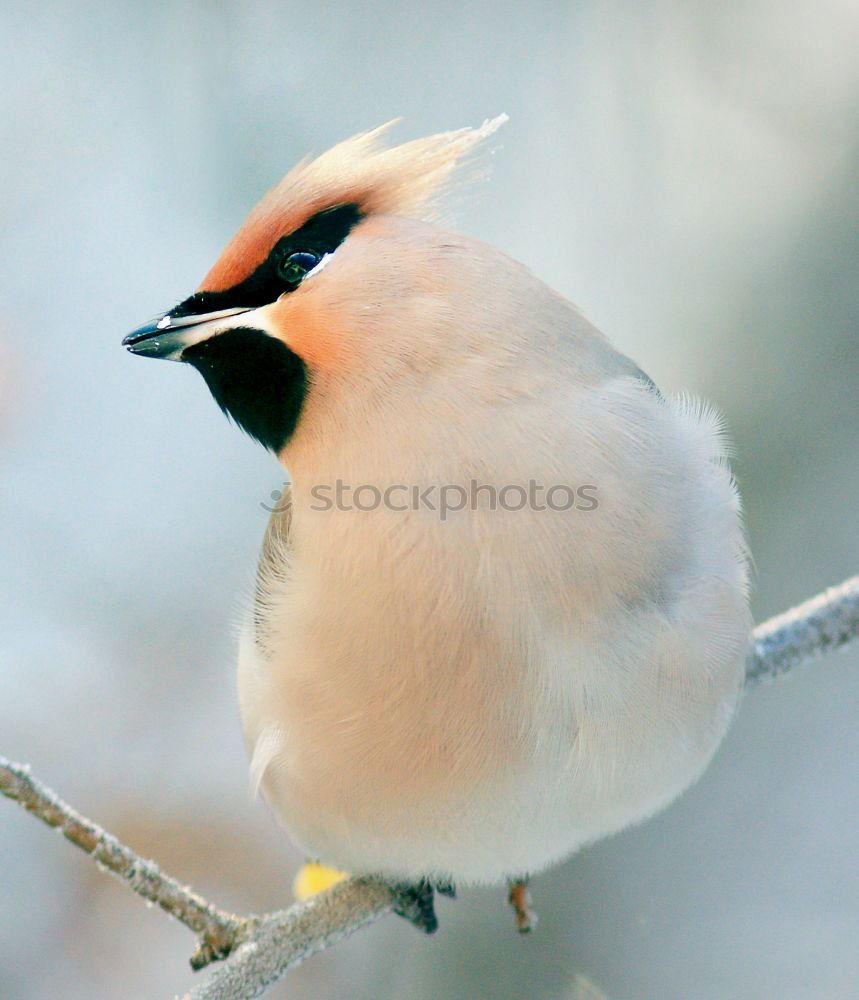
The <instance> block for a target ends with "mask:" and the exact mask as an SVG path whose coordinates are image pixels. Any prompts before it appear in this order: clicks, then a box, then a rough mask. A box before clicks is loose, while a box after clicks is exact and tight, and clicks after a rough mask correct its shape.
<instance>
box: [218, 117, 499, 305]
mask: <svg viewBox="0 0 859 1000" xmlns="http://www.w3.org/2000/svg"><path fill="white" fill-rule="evenodd" d="M506 121H507V115H505V114H502V115H499V116H498V117H497V118H493V119H491V120H489V121H486V122H484V123H483V125H481V126H480V127H479V128H474V129H472V128H463V129H457V130H456V131H454V132H441V133H439V134H438V135H431V136H427V137H426V138H423V139H415V140H413V141H412V142H406V143H403V144H402V145H400V146H391V147H386V146H383V145H382V143H381V141H380V140H381V138H382V136H383V135H384V134H385V133H386V132H387V131H388V129H389V128H390V127H391V126H392V125H394V124H395V122H388V123H387V124H386V125H381V126H380V127H379V128H375V129H373V130H372V131H370V132H363V133H361V134H359V135H356V136H353V137H352V138H351V139H347V140H346V141H345V142H341V143H338V145H336V146H333V147H332V148H331V149H329V150H328V151H327V152H325V153H323V154H322V155H321V156H318V157H317V158H316V159H312V160H311V159H305V160H302V161H301V163H299V164H298V165H297V166H296V167H294V168H293V169H292V170H291V171H290V172H289V173H288V174H287V175H286V177H284V178H283V180H282V181H280V183H279V184H276V185H275V186H274V187H273V188H272V189H271V191H269V192H268V194H267V195H265V197H264V198H263V199H262V201H260V202H259V204H258V205H257V206H256V208H254V210H253V211H252V212H251V214H250V215H249V216H248V218H247V220H246V221H245V223H244V225H243V226H242V228H241V229H240V230H239V231H238V232H237V233H236V235H235V236H234V237H233V239H232V240H231V241H230V243H229V244H228V245H227V247H226V249H225V250H224V252H223V253H222V254H221V256H220V258H219V259H218V261H217V263H216V264H215V266H214V267H213V268H212V270H211V271H210V272H209V273H208V274H207V275H206V277H205V278H204V280H203V283H202V284H201V285H200V290H206V291H220V290H222V289H224V288H231V287H232V286H233V285H235V284H236V283H237V282H239V281H241V280H242V279H243V278H244V277H246V276H247V275H248V274H250V273H251V272H252V271H253V270H254V268H255V267H256V266H257V265H258V264H259V263H260V262H261V261H262V260H264V259H265V257H266V255H267V254H268V252H269V251H270V250H271V248H272V246H273V245H274V244H275V243H276V242H277V240H278V239H280V237H281V236H284V235H286V234H287V233H290V232H293V231H294V230H296V229H298V228H299V227H300V226H301V225H302V224H303V223H304V222H306V221H307V220H308V219H309V218H310V217H311V216H313V215H315V214H316V213H317V212H321V211H323V210H324V209H326V208H331V207H333V206H335V205H341V204H350V203H352V204H357V205H358V206H359V207H360V208H361V211H362V212H363V213H364V214H365V215H372V214H374V213H385V214H394V215H405V216H412V217H416V218H423V217H426V216H428V215H430V214H431V210H432V204H433V201H434V199H435V197H436V196H437V195H438V194H439V193H440V192H441V191H442V189H443V188H444V186H445V183H446V182H447V181H448V179H449V178H450V176H451V174H452V173H453V171H454V170H455V169H456V167H457V166H458V165H459V164H460V163H461V162H462V160H463V159H464V158H465V157H466V156H467V155H468V154H469V153H470V152H471V151H472V150H473V149H474V147H475V146H476V145H477V144H478V143H480V142H482V141H483V140H484V139H486V138H487V137H488V136H490V135H492V133H493V132H495V130H496V129H497V128H499V126H501V125H503V124H504V122H506Z"/></svg>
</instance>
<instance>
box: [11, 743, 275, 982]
mask: <svg viewBox="0 0 859 1000" xmlns="http://www.w3.org/2000/svg"><path fill="white" fill-rule="evenodd" d="M0 792H2V793H3V794H4V795H5V796H6V797H7V798H10V799H13V800H14V801H15V802H18V803H19V805H21V806H23V807H24V809H26V810H27V811H28V812H31V813H32V814H33V815H34V816H38V818H39V819H40V820H41V821H42V822H43V823H47V825H48V826H51V827H54V828H57V829H60V830H62V832H63V836H64V837H65V838H66V839H67V840H70V841H71V842H72V843H73V844H75V845H76V846H77V847H79V848H80V849H81V850H82V851H84V852H85V853H86V854H89V856H90V857H91V858H92V859H93V860H94V861H95V863H96V864H97V865H98V866H99V868H101V869H102V871H108V872H110V873H111V874H112V875H115V876H116V877H117V878H118V879H120V881H122V882H125V883H126V885H128V886H129V887H130V888H131V889H133V890H134V892H136V893H137V894H138V895H139V896H143V898H144V899H148V900H150V901H151V902H153V903H157V904H158V905H159V906H160V907H161V908H162V909H163V910H166V911H167V912H168V913H169V914H171V915H172V916H174V917H176V919H177V920H181V921H182V923H183V924H185V926H186V927H190V928H191V930H192V931H194V933H195V934H197V935H198V939H199V940H198V943H197V950H196V951H195V952H194V954H193V955H192V957H191V967H192V968H193V969H202V968H203V967H204V966H206V965H208V964H209V962H212V961H214V960H215V959H216V958H225V957H226V956H227V955H228V954H229V953H230V951H232V949H233V948H235V947H236V945H237V944H239V943H240V942H242V941H246V940H248V938H249V937H250V936H251V934H252V933H253V931H254V929H255V927H256V923H257V918H256V917H239V916H236V915H235V914H232V913H227V912H226V911H225V910H219V909H218V908H217V907H215V906H212V905H211V904H210V903H207V902H206V900H205V899H203V897H202V896H198V895H197V893H196V892H192V891H191V890H190V889H188V888H187V887H185V886H182V885H180V884H179V883H178V882H177V881H176V879H174V878H171V877H170V876H169V875H165V874H164V873H163V872H162V871H161V870H160V869H159V867H158V865H156V864H155V862H154V861H147V860H145V859H144V858H141V857H140V855H138V854H135V853H134V851H132V850H131V849H130V848H128V847H126V846H125V845H124V844H121V843H120V842H119V841H118V840H117V839H116V837H114V836H112V835H111V834H109V833H108V832H107V831H106V830H103V829H102V828H101V827H100V826H98V824H96V823H93V822H92V820H89V819H87V818H86V817H85V816H81V814H80V813H79V812H76V811H75V810H74V809H72V807H71V806H69V805H67V804H66V803H65V802H63V800H62V799H61V798H60V797H59V796H58V795H56V794H55V793H54V792H52V791H51V789H50V788H48V787H47V786H45V785H43V784H42V783H41V782H40V781H37V780H36V779H35V778H34V777H32V775H31V774H30V768H29V767H28V766H27V765H26V764H15V763H13V762H12V761H10V760H7V759H6V758H5V757H2V756H0Z"/></svg>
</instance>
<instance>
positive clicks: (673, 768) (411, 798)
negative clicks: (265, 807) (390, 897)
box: [239, 616, 745, 883]
mask: <svg viewBox="0 0 859 1000" xmlns="http://www.w3.org/2000/svg"><path fill="white" fill-rule="evenodd" d="M743 621H744V619H743V618H742V616H740V617H739V618H738V619H737V620H736V622H735V624H734V627H733V629H732V640H733V641H732V645H733V647H734V648H733V650H732V651H731V655H729V656H725V655H723V656H722V657H721V658H720V661H719V662H718V664H714V662H713V658H712V657H709V659H706V658H705V660H703V661H702V660H701V659H700V654H701V653H702V650H701V649H700V648H696V647H700V645H701V642H702V639H701V637H698V638H696V637H694V636H687V637H684V641H683V642H682V644H681V645H682V647H683V648H682V650H681V649H676V648H674V649H665V650H664V652H665V653H667V655H666V656H665V658H664V661H661V662H659V663H656V664H652V663H651V664H648V665H647V668H646V669H644V668H642V669H637V670H632V669H631V668H630V664H625V665H624V664H617V663H616V662H615V661H613V660H612V659H611V657H610V656H609V655H608V654H606V655H605V656H602V655H599V653H598V651H597V655H595V656H593V654H594V653H595V650H594V648H593V646H591V648H590V650H589V652H590V654H591V655H592V656H593V660H592V661H591V663H590V665H586V664H584V663H576V655H575V652H574V651H571V650H570V649H569V648H567V647H564V646H563V645H562V644H560V648H559V649H557V650H554V651H553V650H548V651H545V650H544V655H543V657H542V658H539V657H538V658H536V661H535V658H533V657H531V658H527V659H525V660H522V661H520V662H517V663H511V664H508V667H509V669H508V670H500V671H499V669H498V663H497V661H496V662H492V661H484V662H482V663H481V662H469V663H467V664H464V665H463V664H459V665H458V669H455V670H452V671H447V672H445V671H444V670H440V669H439V668H438V666H436V668H435V671H434V672H432V673H427V674H425V675H423V681H424V683H423V684H421V683H418V682H417V678H420V676H421V672H418V674H414V673H412V674H411V675H410V677H409V683H408V684H406V685H405V686H403V687H401V688H400V689H396V688H395V687H392V683H391V680H390V677H388V675H387V674H386V672H385V671H384V669H381V670H379V671H378V672H376V673H370V674H368V673H362V672H360V671H358V672H357V673H355V675H354V677H351V678H350V677H349V676H345V677H344V676H342V674H341V675H340V676H339V677H338V683H336V684H334V683H332V685H330V686H326V685H325V684H320V683H319V677H320V672H319V671H318V670H315V669H312V668H310V667H308V666H307V665H306V664H305V665H304V666H303V667H301V668H299V667H298V666H297V665H296V668H295V670H294V671H292V672H291V676H290V677H289V681H288V683H285V684H284V683H283V681H284V678H283V677H278V676H277V671H276V670H275V669H274V668H273V666H272V664H270V663H268V662H266V661H265V660H264V659H263V658H262V657H261V656H260V654H259V651H258V650H257V649H256V647H255V646H254V644H253V641H252V640H248V641H246V642H245V643H244V648H243V653H242V657H241V660H240V671H239V675H240V692H241V701H242V714H243V720H244V724H245V731H246V736H247V739H248V743H249V746H250V747H251V748H252V752H253V763H252V771H253V772H254V773H255V775H256V780H257V782H258V784H259V786H260V787H261V789H262V791H263V794H264V796H265V798H266V800H267V801H268V803H269V805H270V806H271V808H272V810H273V811H274V813H275V815H276V817H277V819H278V821H279V823H280V824H281V825H282V826H283V827H284V828H285V829H286V830H287V831H288V832H289V833H290V835H291V836H292V837H293V839H294V840H295V841H296V842H297V843H298V844H299V845H300V846H301V847H302V848H303V849H304V850H305V851H306V852H307V854H308V856H310V857H314V858H318V859H320V860H321V861H323V862H325V863H328V864H331V865H334V866H336V867H339V868H341V869H343V870H345V871H348V872H350V873H353V874H364V873H372V874H381V875H385V876H389V877H393V878H398V879H415V878H418V877H422V876H434V877H438V878H453V879H454V880H456V881H459V882H463V883H467V882H495V881H499V880H501V879H503V878H505V877H507V876H509V875H516V874H521V873H524V872H536V871H539V870H540V869H542V868H545V867H546V866H548V865H550V864H551V863H553V862H555V861H558V860H560V859H561V858H563V857H565V856H567V855H568V854H570V853H572V852H573V851H575V850H576V849H577V848H579V847H581V846H582V845H583V844H585V843H587V842H588V841H591V840H594V839H596V838H598V837H599V836H601V835H604V834H607V833H611V832H613V831H615V830H618V829H620V828H622V827H624V826H627V825H630V824H632V823H635V822H637V821H639V820H641V819H644V818H645V817H647V816H649V815H651V814H652V813H654V812H655V811H657V810H658V809H660V808H662V807H663V806H664V805H666V804H667V803H668V802H670V801H671V800H672V799H673V798H675V797H676V796H677V795H678V794H679V793H680V792H681V791H683V789H684V788H686V787H687V786H688V785H689V784H690V783H691V782H692V781H694V780H695V779H696V778H697V777H698V775H699V774H700V773H701V771H702V770H703V769H704V767H705V766H706V764H707V762H708V761H709V759H710V758H711V756H712V754H713V753H714V751H715V749H716V747H717V746H718V744H719V742H720V741H721V739H722V736H723V735H724V732H725V730H726V729H727V726H728V723H729V721H730V717H731V713H732V711H733V708H734V705H735V703H736V699H737V695H738V691H739V688H740V683H741V678H742V664H743V653H744V649H745V633H744V626H743ZM681 652H682V653H684V654H685V655H686V656H687V657H691V659H690V658H687V659H686V660H685V662H680V663H679V664H678V661H677V659H676V656H677V654H679V653H681ZM724 652H725V651H724V650H723V653H724ZM696 654H697V655H698V657H699V659H697V660H696ZM614 669H616V671H617V677H616V678H615V679H614V680H613V679H612V670H614ZM287 673H290V672H287ZM321 676H324V673H323V674H322V675H321ZM374 677H375V678H376V681H375V682H374V681H373V678H374ZM487 677H491V678H492V679H493V683H489V684H488V683H487ZM631 677H632V680H631V679H630V678H631ZM385 678H387V679H385ZM505 678H507V679H506V680H505ZM273 680H274V683H273ZM594 681H595V682H596V686H595V687H594ZM589 689H592V690H593V691H596V692H598V693H599V697H594V696H593V695H592V694H589Z"/></svg>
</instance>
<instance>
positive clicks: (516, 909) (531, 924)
mask: <svg viewBox="0 0 859 1000" xmlns="http://www.w3.org/2000/svg"><path fill="white" fill-rule="evenodd" d="M508 885H509V889H510V891H509V893H508V895H507V900H508V902H509V903H510V905H511V906H512V907H513V913H514V916H515V917H516V930H517V931H519V933H520V934H530V933H531V931H533V930H534V928H535V927H536V926H537V914H536V912H535V911H534V910H533V909H532V908H531V893H530V892H529V891H528V879H527V878H519V879H511V880H510V882H509V883H508Z"/></svg>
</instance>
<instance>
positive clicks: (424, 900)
mask: <svg viewBox="0 0 859 1000" xmlns="http://www.w3.org/2000/svg"><path fill="white" fill-rule="evenodd" d="M391 888H392V889H393V890H394V894H395V897H396V899H395V902H394V913H397V914H399V916H401V917H405V919H406V920H408V921H409V923H411V924H414V926H415V927H417V929H418V930H420V931H423V932H424V934H435V932H436V931H437V930H438V918H437V917H436V915H435V906H434V899H433V897H434V895H435V892H438V893H439V894H440V895H442V896H449V897H450V898H451V899H455V898H456V889H455V888H454V886H453V884H452V883H450V882H436V883H435V884H433V883H432V882H430V880H429V879H425V878H423V879H421V880H420V882H398V883H396V884H395V885H392V886H391Z"/></svg>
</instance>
